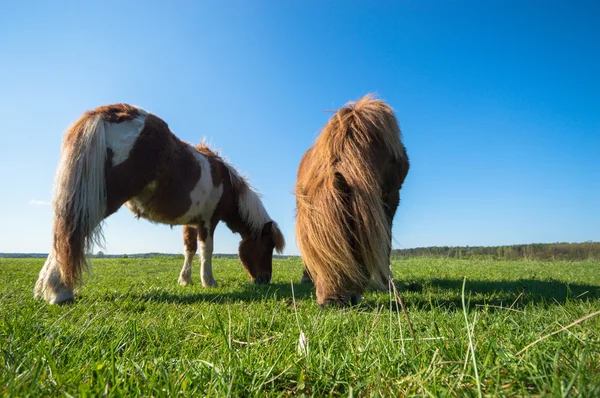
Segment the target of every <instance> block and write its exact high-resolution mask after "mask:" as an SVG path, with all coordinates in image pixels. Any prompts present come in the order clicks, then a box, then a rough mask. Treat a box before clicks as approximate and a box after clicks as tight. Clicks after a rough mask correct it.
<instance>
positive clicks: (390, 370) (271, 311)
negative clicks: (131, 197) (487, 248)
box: [0, 257, 600, 397]
mask: <svg viewBox="0 0 600 398" xmlns="http://www.w3.org/2000/svg"><path fill="white" fill-rule="evenodd" d="M43 262H44V260H43V259H0V350H1V352H0V395H5V396H81V397H85V396H100V395H106V396H175V395H183V396H227V395H230V396H288V395H307V396H374V395H381V396H390V395H392V396H402V395H408V396H436V397H437V396H478V395H483V396H514V395H518V396H523V395H526V396H540V395H544V396H546V395H551V396H585V397H590V396H600V315H597V312H598V311H599V310H600V263H598V262H596V261H579V262H536V261H496V260H491V259H485V258H481V259H469V260H460V259H446V258H410V259H403V258H394V259H393V261H392V266H393V270H394V275H395V276H396V279H397V283H398V287H399V292H400V295H401V296H402V298H403V301H404V303H405V305H406V311H407V313H408V314H409V318H410V320H411V323H412V330H411V327H409V324H408V322H407V318H406V316H405V314H404V312H403V311H402V310H401V309H399V306H398V305H397V302H396V300H395V298H394V296H393V295H390V294H388V293H384V292H375V291H370V292H368V293H367V294H366V295H365V296H364V297H363V301H362V302H361V304H360V305H359V306H357V307H354V308H350V309H343V310H340V309H321V308H319V307H318V305H317V304H316V302H315V297H314V289H313V288H312V286H309V285H300V284H298V283H297V281H298V280H299V278H300V275H301V261H300V259H298V258H287V259H276V260H275V261H274V266H273V268H274V275H273V281H272V283H271V285H269V286H255V285H252V284H250V283H249V281H248V276H247V274H246V273H245V271H244V270H243V269H242V267H241V266H240V265H239V261H238V260H237V259H226V258H217V259H215V260H214V261H213V264H214V265H213V269H214V274H215V278H216V279H217V281H218V282H219V286H218V287H216V288H211V289H206V288H203V287H202V286H201V284H200V283H199V266H198V263H197V262H196V263H195V264H194V267H195V268H194V274H193V277H194V281H195V282H196V284H194V285H192V286H187V287H181V286H179V285H178V284H177V277H178V273H179V270H180V267H181V265H182V262H183V257H154V258H146V259H132V258H129V259H126V258H122V259H121V258H114V259H94V261H93V267H92V269H91V271H90V273H88V274H86V275H85V283H84V284H83V285H82V286H81V287H80V288H79V289H78V296H77V299H76V301H75V302H74V303H71V304H67V305H63V306H50V305H47V304H46V303H44V302H42V301H36V300H34V299H33V297H32V290H33V285H34V283H35V281H36V279H37V274H38V272H39V270H40V268H41V267H42V265H43ZM463 282H464V285H463ZM463 286H464V290H463ZM586 316H587V317H588V318H587V319H582V318H584V317H586ZM301 335H302V336H304V337H305V338H306V339H301ZM300 340H302V342H304V343H305V344H303V345H300V346H299V341H300Z"/></svg>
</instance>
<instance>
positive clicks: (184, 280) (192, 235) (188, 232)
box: [179, 225, 198, 286]
mask: <svg viewBox="0 0 600 398" xmlns="http://www.w3.org/2000/svg"><path fill="white" fill-rule="evenodd" d="M197 239H198V230H197V229H196V228H194V227H190V226H188V225H185V226H184V227H183V246H184V250H185V251H184V256H185V259H184V261H183V268H181V273H180V274H179V284H180V285H181V286H186V285H191V284H192V283H193V282H192V262H193V261H194V256H195V255H196V251H197V250H198V242H197Z"/></svg>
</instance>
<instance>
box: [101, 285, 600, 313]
mask: <svg viewBox="0 0 600 398" xmlns="http://www.w3.org/2000/svg"><path fill="white" fill-rule="evenodd" d="M240 287H241V289H240V290H237V291H227V292H214V291H211V290H210V289H206V290H203V291H193V292H190V291H185V289H179V288H176V289H169V288H166V289H154V290H152V291H148V292H136V291H131V290H130V291H129V292H123V293H114V294H109V295H106V296H104V297H103V300H107V301H114V300H121V299H131V300H135V301H140V302H159V303H174V304H194V303H207V302H208V303H215V304H226V303H231V302H247V303H252V302H268V301H272V300H275V301H278V300H279V301H282V300H283V301H285V302H286V303H287V304H289V305H291V304H292V303H293V298H295V300H296V301H297V302H303V301H304V302H306V301H313V300H314V299H315V294H314V286H313V285H312V284H306V283H302V284H301V283H294V292H293V295H292V287H291V285H290V284H289V283H272V284H270V285H253V284H250V283H248V284H245V285H242V286H240ZM398 288H399V289H398V290H399V292H400V295H401V296H402V297H403V299H404V302H405V304H406V306H407V307H408V308H409V309H410V308H415V309H429V308H431V309H433V308H445V309H450V310H452V309H461V308H462V301H461V291H462V280H460V279H432V280H425V281H417V282H410V281H399V283H398ZM384 294H385V295H387V293H381V294H380V295H377V296H373V295H368V296H367V298H366V300H365V299H363V300H362V301H361V303H360V304H359V305H358V308H359V309H364V310H369V309H375V308H378V307H380V306H381V305H382V304H383V302H382V301H381V299H384V300H385V305H386V306H387V305H388V301H387V299H386V298H384V296H383V295H384ZM465 294H466V299H467V301H468V302H469V306H470V307H474V306H479V305H490V306H502V307H503V308H506V307H510V306H511V304H513V303H515V308H518V307H522V306H524V305H527V304H530V303H532V304H547V305H561V304H564V303H565V302H567V301H568V300H583V301H585V300H588V299H598V298H600V286H594V285H584V284H570V283H565V282H561V281H539V280H516V281H477V280H467V284H466V287H465ZM491 310H493V309H491Z"/></svg>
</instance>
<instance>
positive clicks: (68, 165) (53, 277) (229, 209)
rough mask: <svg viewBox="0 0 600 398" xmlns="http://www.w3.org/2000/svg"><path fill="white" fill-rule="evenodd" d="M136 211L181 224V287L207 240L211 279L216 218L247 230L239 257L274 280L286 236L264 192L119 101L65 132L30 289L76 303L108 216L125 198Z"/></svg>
mask: <svg viewBox="0 0 600 398" xmlns="http://www.w3.org/2000/svg"><path fill="white" fill-rule="evenodd" d="M123 204H124V205H125V206H126V207H127V208H128V209H129V210H131V211H132V212H133V213H134V214H135V216H136V217H137V218H140V217H141V218H144V219H147V220H149V221H151V222H155V223H161V224H168V225H171V226H173V225H184V247H185V261H184V264H183V268H182V270H181V273H180V276H179V284H181V285H188V284H191V283H192V278H191V270H192V269H191V265H192V259H193V257H194V255H195V253H196V250H197V242H196V240H197V239H198V240H200V243H201V247H202V250H201V279H202V284H203V285H204V286H214V285H216V281H215V279H214V277H213V275H212V263H211V257H212V251H213V233H214V231H215V228H216V226H217V224H218V223H219V221H223V222H225V224H226V225H227V226H228V227H229V228H230V229H231V230H232V231H233V232H234V233H239V234H240V235H241V238H242V239H241V242H240V245H239V258H240V260H241V263H242V265H243V267H244V268H245V269H246V271H247V272H248V273H249V275H250V278H251V280H252V281H253V282H255V283H269V282H270V280H271V275H272V255H273V250H274V249H275V250H277V252H279V253H281V252H282V251H283V249H284V246H285V240H284V238H283V235H282V234H281V231H280V230H279V227H278V225H277V223H276V222H274V221H273V220H272V219H271V217H270V216H269V214H268V213H267V211H266V210H265V208H264V206H263V204H262V202H261V200H260V198H259V196H258V193H257V192H256V191H255V190H254V189H253V188H252V187H251V186H250V185H249V184H248V182H247V181H246V180H245V179H244V178H243V177H241V176H240V174H239V173H238V172H237V171H236V169H235V168H234V167H233V166H231V165H230V164H228V163H227V162H225V161H224V160H223V159H222V158H221V157H220V156H219V155H218V154H216V153H215V152H213V151H211V150H210V149H209V148H208V147H207V146H205V145H204V144H200V145H199V146H197V147H194V146H192V145H190V144H188V143H186V142H183V141H181V140H180V139H179V138H177V137H176V136H175V135H174V134H173V133H172V132H171V130H170V129H169V126H168V125H167V123H166V122H165V121H163V120H162V119H160V118H159V117H157V116H155V115H153V114H152V113H150V112H147V111H145V110H143V109H142V108H139V107H136V106H132V105H128V104H113V105H106V106H101V107H98V108H96V109H94V110H91V111H87V112H85V113H84V114H83V116H82V117H81V118H80V119H79V120H77V121H76V122H75V123H74V124H73V125H71V126H70V127H69V128H68V129H67V131H66V132H65V134H64V139H63V144H62V148H61V154H60V161H59V165H58V168H57V171H56V177H55V181H54V198H53V202H52V206H53V212H54V222H53V245H52V250H51V251H50V253H49V255H48V258H47V260H46V262H45V264H44V266H43V267H42V269H41V271H40V274H39V278H38V280H37V282H36V285H35V288H34V296H35V297H37V298H43V299H44V300H46V301H48V302H49V303H50V304H57V303H63V302H66V301H70V300H73V298H74V294H73V289H74V286H75V285H76V283H77V282H79V281H80V280H81V279H82V270H83V269H84V268H85V267H86V266H87V265H88V260H87V258H86V253H88V252H90V250H91V249H92V247H93V246H94V244H99V245H102V243H103V241H104V239H103V235H102V223H103V220H104V219H106V218H107V217H108V216H110V215H111V214H113V213H114V212H116V211H117V210H118V209H119V208H120V207H121V206H122V205H123Z"/></svg>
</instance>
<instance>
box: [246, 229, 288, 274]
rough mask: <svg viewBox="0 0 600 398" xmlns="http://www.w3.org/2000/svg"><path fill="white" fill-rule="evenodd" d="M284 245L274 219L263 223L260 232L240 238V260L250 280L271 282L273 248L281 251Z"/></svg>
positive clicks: (278, 251)
mask: <svg viewBox="0 0 600 398" xmlns="http://www.w3.org/2000/svg"><path fill="white" fill-rule="evenodd" d="M284 247H285V240H284V239H283V235H282V234H281V231H280V230H279V227H278V226H277V223H276V222H274V221H269V222H267V223H265V224H264V225H263V227H262V229H261V231H260V233H258V234H252V235H249V236H246V237H244V238H243V239H242V241H241V242H240V247H239V255H240V260H241V262H242V265H243V266H244V268H245V269H246V271H248V274H250V278H252V282H254V283H256V284H268V283H269V282H271V275H272V273H273V272H272V271H273V249H275V250H277V253H281V252H282V251H283V248H284Z"/></svg>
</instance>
